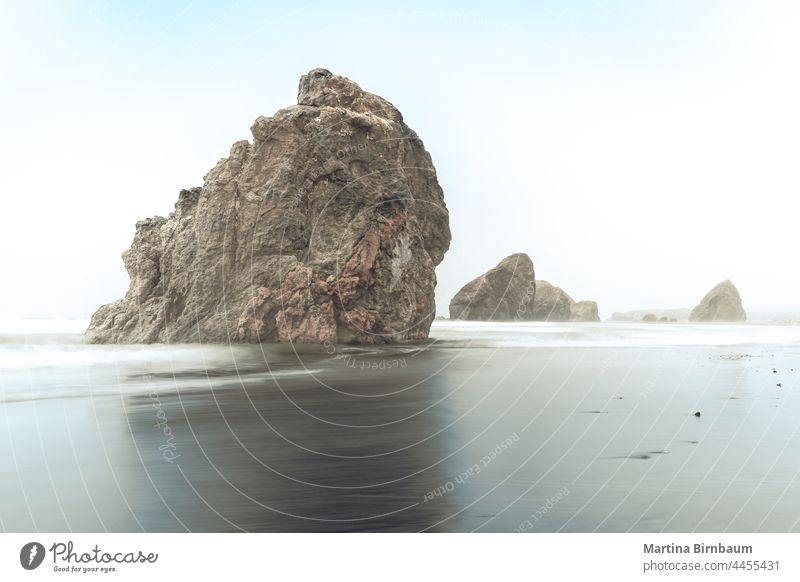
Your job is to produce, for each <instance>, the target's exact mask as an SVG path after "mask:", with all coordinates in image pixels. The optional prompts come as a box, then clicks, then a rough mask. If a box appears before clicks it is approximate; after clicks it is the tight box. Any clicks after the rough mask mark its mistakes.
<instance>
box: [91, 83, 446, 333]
mask: <svg viewBox="0 0 800 582" xmlns="http://www.w3.org/2000/svg"><path fill="white" fill-rule="evenodd" d="M251 132H252V135H253V140H252V141H240V142H237V143H235V144H233V147H232V148H231V151H230V155H229V156H228V157H227V158H224V159H223V160H221V161H220V162H219V163H218V164H217V165H216V166H215V167H214V168H213V169H212V170H211V171H210V172H209V173H208V174H207V175H206V176H205V181H204V184H203V186H202V187H199V188H192V189H189V190H183V191H181V193H180V196H179V198H178V202H177V204H176V205H175V211H174V212H173V213H171V214H170V215H169V217H168V218H162V217H155V218H150V219H147V220H143V221H141V222H139V223H137V225H136V234H135V236H134V240H133V244H132V246H131V248H130V249H129V250H127V251H126V252H125V253H123V261H124V263H125V267H126V269H127V271H128V274H129V275H130V278H131V282H130V288H129V290H128V292H127V294H126V295H125V297H124V298H123V299H120V300H118V301H115V302H113V303H110V304H108V305H104V306H103V307H101V308H100V309H98V310H97V312H96V313H95V314H94V316H93V317H92V320H91V324H90V326H89V329H88V330H87V333H86V335H87V338H88V340H89V341H91V342H96V343H107V342H124V343H132V342H144V343H148V342H228V341H234V342H251V341H296V342H352V343H362V344H370V343H386V342H392V341H403V340H417V339H422V338H425V337H427V335H428V331H429V328H430V325H431V322H432V321H433V318H434V310H435V308H434V288H435V286H436V276H435V273H434V269H435V267H436V265H438V264H439V263H440V262H441V260H442V258H443V257H444V253H445V252H446V251H447V249H448V247H449V244H450V228H449V224H448V212H447V209H446V207H445V204H444V197H443V193H442V189H441V188H440V187H439V183H438V181H437V178H436V171H435V169H434V167H433V164H432V163H431V158H430V155H429V154H428V152H427V151H426V150H425V148H424V146H423V144H422V141H420V139H419V138H418V137H417V135H416V133H414V131H412V130H411V129H410V128H409V127H408V126H407V125H406V124H405V123H404V122H403V117H402V115H401V114H400V112H399V111H398V110H397V109H396V108H395V107H394V106H393V105H392V104H391V103H389V102H388V101H386V100H384V99H383V98H381V97H378V96H377V95H372V94H370V93H367V92H366V91H364V90H362V89H361V88H360V87H359V86H358V85H357V84H356V83H354V82H353V81H351V80H349V79H347V78H345V77H340V76H337V75H333V74H331V73H330V72H329V71H327V70H325V69H314V70H312V71H311V72H309V73H308V74H307V75H304V76H303V77H302V78H301V80H300V87H299V91H298V98H297V105H293V106H291V107H288V108H286V109H282V110H280V111H278V112H277V113H276V114H275V115H274V116H272V117H259V118H258V119H257V120H256V121H255V124H254V125H253V127H252V128H251Z"/></svg>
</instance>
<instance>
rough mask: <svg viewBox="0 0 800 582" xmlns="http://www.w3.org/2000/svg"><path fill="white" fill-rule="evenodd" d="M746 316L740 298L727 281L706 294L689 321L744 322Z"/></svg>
mask: <svg viewBox="0 0 800 582" xmlns="http://www.w3.org/2000/svg"><path fill="white" fill-rule="evenodd" d="M746 320H747V314H746V313H745V311H744V308H743V307H742V298H741V297H740V296H739V291H737V289H736V286H735V285H734V284H733V283H732V282H731V281H729V280H726V281H723V282H722V283H720V284H719V285H717V286H716V287H714V288H713V289H712V290H711V291H709V292H708V293H706V296H705V297H703V299H702V301H700V304H699V305H698V306H697V307H695V308H694V309H692V313H691V314H690V315H689V321H693V322H711V321H730V322H735V321H746Z"/></svg>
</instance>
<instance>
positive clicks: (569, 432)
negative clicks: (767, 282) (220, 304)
mask: <svg viewBox="0 0 800 582" xmlns="http://www.w3.org/2000/svg"><path fill="white" fill-rule="evenodd" d="M84 327H85V322H33V323H32V322H0V408H2V411H0V472H1V474H0V528H2V530H5V531H239V530H244V531H376V530H377V531H501V532H505V531H521V532H522V531H525V532H527V531H797V530H798V529H799V528H798V519H799V518H800V495H799V494H800V483H798V476H799V475H800V465H798V464H797V461H796V459H797V455H798V452H799V451H798V447H800V434H798V432H800V423H798V422H797V418H798V413H800V399H799V398H798V387H799V386H800V384H798V378H800V347H799V346H800V327H795V326H771V325H753V324H743V325H688V324H631V323H596V324H583V323H569V324H555V323H507V324H506V323H474V322H449V321H437V322H436V323H435V324H434V326H433V328H432V332H431V340H430V341H428V342H426V343H425V344H422V345H415V346H391V347H381V348H374V347H369V348H361V347H354V346H328V347H325V346H291V345H261V346H259V345H248V346H241V345H233V346H226V345H202V346H198V345H170V346H166V345H154V346H92V345H86V344H84V343H83V340H82V335H81V333H80V332H81V331H82V329H83V328H84ZM696 412H700V413H701V414H700V416H699V417H698V416H696V415H695V413H696Z"/></svg>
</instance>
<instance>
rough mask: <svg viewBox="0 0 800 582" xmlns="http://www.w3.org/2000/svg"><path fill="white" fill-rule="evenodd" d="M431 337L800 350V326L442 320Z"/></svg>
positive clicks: (497, 342)
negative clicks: (798, 346)
mask: <svg viewBox="0 0 800 582" xmlns="http://www.w3.org/2000/svg"><path fill="white" fill-rule="evenodd" d="M431 337H432V338H434V339H436V340H439V341H441V342H443V343H445V344H447V343H452V342H454V343H457V344H458V345H459V346H464V347H469V346H472V347H480V346H485V347H577V348H585V347H681V346H698V347H702V346H709V347H711V346H714V347H719V346H748V345H751V346H758V345H761V346H768V345H781V344H793V343H796V344H800V326H793V325H760V324H678V323H610V322H602V323H554V322H507V323H505V322H477V321H442V320H437V321H435V322H434V324H433V326H432V328H431Z"/></svg>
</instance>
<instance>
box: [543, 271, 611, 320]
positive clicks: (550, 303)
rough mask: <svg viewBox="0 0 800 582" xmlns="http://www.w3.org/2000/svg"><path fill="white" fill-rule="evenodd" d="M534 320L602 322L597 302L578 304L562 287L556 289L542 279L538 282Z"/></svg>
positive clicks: (579, 302) (580, 302)
mask: <svg viewBox="0 0 800 582" xmlns="http://www.w3.org/2000/svg"><path fill="white" fill-rule="evenodd" d="M533 319H534V320H535V321H600V317H599V315H598V313H597V302H595V301H577V302H576V301H575V300H574V299H572V297H570V296H569V294H568V293H567V292H566V291H564V290H563V289H561V287H556V286H555V285H552V284H550V283H549V282H547V281H544V280H542V279H540V280H538V281H536V299H535V301H534V303H533Z"/></svg>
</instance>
